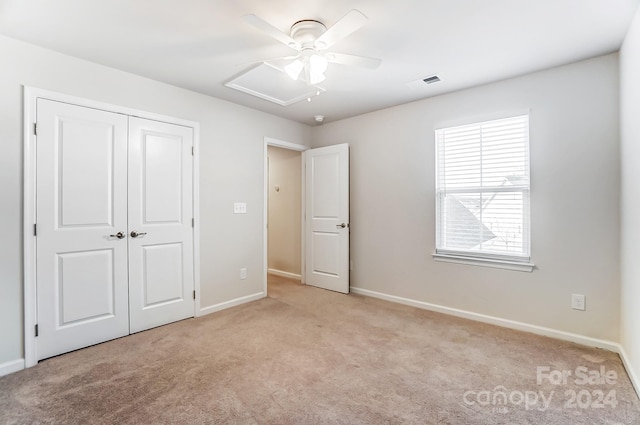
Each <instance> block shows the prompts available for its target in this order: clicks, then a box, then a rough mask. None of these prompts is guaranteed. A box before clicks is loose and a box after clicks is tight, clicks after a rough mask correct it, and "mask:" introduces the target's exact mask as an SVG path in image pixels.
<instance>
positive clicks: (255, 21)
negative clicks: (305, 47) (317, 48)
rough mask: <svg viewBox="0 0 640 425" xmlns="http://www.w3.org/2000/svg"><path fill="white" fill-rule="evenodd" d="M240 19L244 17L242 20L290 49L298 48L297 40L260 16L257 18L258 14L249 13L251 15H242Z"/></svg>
mask: <svg viewBox="0 0 640 425" xmlns="http://www.w3.org/2000/svg"><path fill="white" fill-rule="evenodd" d="M242 19H244V21H245V22H246V23H248V24H249V25H251V26H253V27H255V28H257V29H259V30H260V31H262V32H264V33H266V34H268V35H270V36H271V37H273V38H275V39H276V40H278V41H279V42H280V43H282V44H285V45H287V46H289V47H291V48H292V49H296V50H299V49H300V44H299V43H298V42H297V41H295V40H294V39H293V38H291V37H290V36H289V35H287V34H285V33H283V32H282V31H280V30H279V29H278V28H276V27H274V26H273V25H271V24H270V23H269V22H267V21H265V20H263V19H262V18H259V17H258V16H256V15H253V14H251V15H244V16H243V17H242Z"/></svg>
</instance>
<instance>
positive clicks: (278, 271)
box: [267, 269, 302, 280]
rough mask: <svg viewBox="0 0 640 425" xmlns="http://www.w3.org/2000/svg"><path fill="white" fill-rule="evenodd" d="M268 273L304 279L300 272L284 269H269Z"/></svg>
mask: <svg viewBox="0 0 640 425" xmlns="http://www.w3.org/2000/svg"><path fill="white" fill-rule="evenodd" d="M267 273H269V274H272V275H275V276H281V277H288V278H290V279H296V280H302V276H300V275H299V274H295V273H289V272H283V271H282V270H276V269H268V270H267Z"/></svg>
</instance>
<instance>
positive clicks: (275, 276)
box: [264, 138, 307, 292]
mask: <svg viewBox="0 0 640 425" xmlns="http://www.w3.org/2000/svg"><path fill="white" fill-rule="evenodd" d="M306 149H307V147H306V146H303V145H296V144H293V143H288V142H283V141H279V140H275V139H269V138H265V224H266V226H265V259H264V261H265V282H264V283H265V292H267V290H268V286H269V283H270V282H280V281H285V280H286V281H287V283H289V284H300V283H304V261H305V259H304V256H303V250H304V232H303V228H304V223H303V199H304V184H303V182H304V176H303V155H302V153H303V151H304V150H306Z"/></svg>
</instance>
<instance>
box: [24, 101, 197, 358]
mask: <svg viewBox="0 0 640 425" xmlns="http://www.w3.org/2000/svg"><path fill="white" fill-rule="evenodd" d="M37 125H38V136H37V142H36V143H37V147H36V150H37V153H36V161H37V177H36V193H37V194H36V204H37V207H36V223H37V237H36V252H37V254H36V255H37V259H36V263H37V264H36V273H37V315H38V317H37V323H38V338H37V353H38V355H37V358H38V359H44V358H47V357H51V356H54V355H57V354H61V353H65V352H68V351H72V350H75V349H78V348H82V347H86V346H89V345H93V344H96V343H99V342H103V341H106V340H109V339H113V338H117V337H120V336H124V335H127V334H129V333H133V332H137V331H140V330H144V329H148V328H151V327H154V326H158V325H162V324H165V323H169V322H172V321H176V320H180V319H184V318H187V317H192V316H193V315H194V307H195V303H194V301H193V295H192V294H193V287H194V281H193V228H192V224H191V217H192V185H193V178H192V163H193V160H192V156H191V149H192V145H193V130H192V129H191V128H188V127H182V126H178V125H173V124H167V123H161V122H157V121H152V120H145V119H140V118H134V117H128V116H126V115H122V114H118V113H112V112H107V111H102V110H97V109H91V108H86V107H81V106H77V105H71V104H67V103H61V102H55V101H51V100H46V99H38V101H37Z"/></svg>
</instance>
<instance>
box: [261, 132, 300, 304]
mask: <svg viewBox="0 0 640 425" xmlns="http://www.w3.org/2000/svg"><path fill="white" fill-rule="evenodd" d="M269 146H273V147H276V148H283V149H289V150H292V151H298V152H301V154H302V155H301V157H302V160H301V161H300V162H301V164H300V166H301V167H302V169H301V173H300V179H301V180H300V183H301V190H302V193H301V194H300V204H301V205H300V214H301V220H300V225H301V227H302V229H301V230H302V232H301V233H300V239H301V240H300V250H301V252H300V282H301V283H305V234H304V231H305V222H304V217H305V176H304V175H305V173H304V158H305V157H304V152H305V151H306V150H308V149H311V148H310V147H309V146H305V145H299V144H296V143H291V142H286V141H284V140H280V139H275V138H272V137H265V138H264V149H263V150H264V196H263V198H264V204H263V208H262V210H263V212H264V214H263V218H262V230H263V236H262V240H263V247H262V252H263V259H262V263H263V267H262V268H263V270H262V279H263V291H264V296H265V297H266V296H267V275H268V273H269V257H268V249H269V229H268V227H267V224H268V221H269V152H268V151H269Z"/></svg>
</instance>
